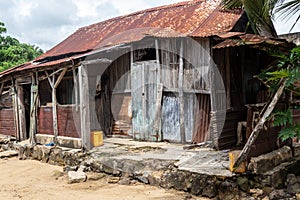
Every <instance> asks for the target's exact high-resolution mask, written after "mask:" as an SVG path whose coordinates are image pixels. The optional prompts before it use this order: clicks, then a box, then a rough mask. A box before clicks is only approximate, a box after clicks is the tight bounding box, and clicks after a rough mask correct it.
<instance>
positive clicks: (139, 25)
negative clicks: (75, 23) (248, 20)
mask: <svg viewBox="0 0 300 200" xmlns="http://www.w3.org/2000/svg"><path fill="white" fill-rule="evenodd" d="M219 3H220V0H191V1H186V2H181V3H177V4H172V5H167V6H160V7H156V8H151V9H147V10H143V11H139V12H135V13H132V14H129V15H125V16H120V17H116V18H112V19H109V20H106V21H102V22H99V23H96V24H92V25H89V26H86V27H82V28H80V29H78V30H77V31H76V32H75V33H73V34H72V35H70V36H69V37H68V38H66V39H65V40H64V41H62V42H61V43H59V44H58V45H56V46H55V47H54V48H52V49H50V50H49V51H47V52H46V53H45V54H43V55H42V56H40V57H39V58H37V59H36V61H38V60H42V59H45V58H47V57H54V56H59V55H70V54H80V53H81V54H82V55H83V54H84V53H86V52H89V51H91V50H95V49H100V48H104V47H108V46H113V45H118V44H124V43H129V42H134V41H139V40H141V39H143V38H144V37H145V36H156V37H179V36H191V37H208V36H213V35H218V34H221V33H226V32H228V31H230V30H231V29H232V28H233V27H234V25H235V24H236V22H237V21H238V20H239V18H240V17H241V15H242V13H243V11H242V10H241V9H238V10H233V11H224V10H222V9H221V8H220V7H219ZM82 55H81V56H82ZM75 57H76V58H78V57H79V56H75ZM72 58H73V57H69V56H67V58H59V59H57V60H55V61H49V62H47V63H39V64H32V63H25V64H24V65H21V66H18V67H16V68H12V69H9V70H7V71H4V72H2V73H0V77H3V76H4V75H7V74H10V73H12V72H14V71H21V70H25V69H32V68H37V67H43V66H52V65H55V64H59V63H64V62H67V61H69V60H71V59H72Z"/></svg>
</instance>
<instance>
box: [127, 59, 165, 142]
mask: <svg viewBox="0 0 300 200" xmlns="http://www.w3.org/2000/svg"><path fill="white" fill-rule="evenodd" d="M157 73H158V65H157V63H156V61H146V62H136V63H133V65H132V67H131V80H132V81H131V95H132V130H133V137H134V138H135V139H138V140H147V141H159V140H161V134H160V131H157V130H155V129H156V128H155V127H157V120H158V119H157V113H158V112H160V107H159V106H157V101H158V100H157V99H158V97H159V95H158V93H159V92H161V91H159V90H158V88H159V86H160V84H158V81H157V79H158V78H157Z"/></svg>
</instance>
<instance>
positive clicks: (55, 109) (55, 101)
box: [52, 76, 58, 145]
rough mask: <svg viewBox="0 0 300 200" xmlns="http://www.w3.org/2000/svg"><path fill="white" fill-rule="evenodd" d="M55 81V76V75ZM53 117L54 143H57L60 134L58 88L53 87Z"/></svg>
mask: <svg viewBox="0 0 300 200" xmlns="http://www.w3.org/2000/svg"><path fill="white" fill-rule="evenodd" d="M53 81H54V76H53ZM52 117H53V132H54V139H53V142H54V144H56V145H57V136H58V125H57V124H58V122H57V99H56V88H55V87H52Z"/></svg>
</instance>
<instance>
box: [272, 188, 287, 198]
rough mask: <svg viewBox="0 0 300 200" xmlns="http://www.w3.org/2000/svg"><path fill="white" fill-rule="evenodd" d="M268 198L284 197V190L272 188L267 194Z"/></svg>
mask: <svg viewBox="0 0 300 200" xmlns="http://www.w3.org/2000/svg"><path fill="white" fill-rule="evenodd" d="M269 198H270V200H279V199H284V198H285V192H284V191H283V190H274V191H273V192H271V193H270V194H269Z"/></svg>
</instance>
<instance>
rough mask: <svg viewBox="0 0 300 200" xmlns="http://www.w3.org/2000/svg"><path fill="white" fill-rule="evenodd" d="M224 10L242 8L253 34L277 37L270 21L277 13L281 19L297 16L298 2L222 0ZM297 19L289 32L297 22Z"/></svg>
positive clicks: (297, 0)
mask: <svg viewBox="0 0 300 200" xmlns="http://www.w3.org/2000/svg"><path fill="white" fill-rule="evenodd" d="M222 5H223V7H224V8H225V9H235V8H243V9H244V10H245V13H246V14H247V16H248V19H249V22H250V24H249V26H250V27H251V28H252V30H253V31H254V33H256V34H260V35H265V36H273V37H277V34H276V31H275V28H274V25H273V23H272V19H273V18H274V15H275V14H276V13H279V16H281V17H282V18H283V19H289V18H290V17H292V16H297V14H298V11H299V10H300V0H290V1H286V2H284V0H222ZM299 19H300V16H298V17H297V19H296V21H295V22H294V25H293V26H292V27H291V30H292V29H293V28H294V26H295V25H296V23H297V22H298V21H299Z"/></svg>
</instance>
